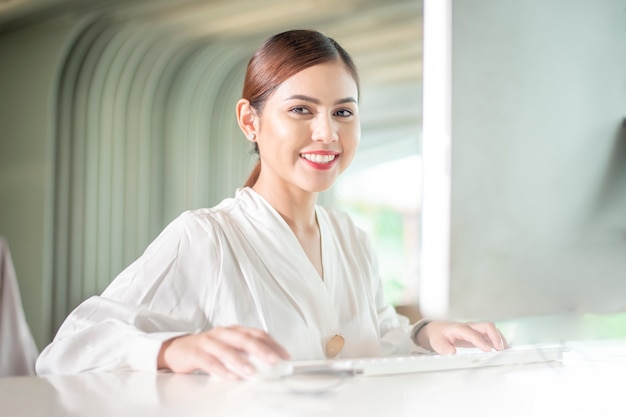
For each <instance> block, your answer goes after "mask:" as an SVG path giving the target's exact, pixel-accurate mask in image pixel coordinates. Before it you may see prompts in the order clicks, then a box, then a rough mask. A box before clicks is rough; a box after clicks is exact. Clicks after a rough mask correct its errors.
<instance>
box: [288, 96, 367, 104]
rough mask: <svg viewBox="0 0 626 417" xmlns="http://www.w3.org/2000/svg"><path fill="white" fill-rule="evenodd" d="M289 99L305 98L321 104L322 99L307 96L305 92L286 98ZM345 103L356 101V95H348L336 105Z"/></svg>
mask: <svg viewBox="0 0 626 417" xmlns="http://www.w3.org/2000/svg"><path fill="white" fill-rule="evenodd" d="M289 100H304V101H309V102H311V103H314V104H321V101H320V100H318V99H316V98H314V97H309V96H305V95H303V94H295V95H293V96H290V97H287V98H286V99H285V101H289ZM343 103H356V99H355V98H354V97H346V98H342V99H339V100H337V101H335V105H337V104H343Z"/></svg>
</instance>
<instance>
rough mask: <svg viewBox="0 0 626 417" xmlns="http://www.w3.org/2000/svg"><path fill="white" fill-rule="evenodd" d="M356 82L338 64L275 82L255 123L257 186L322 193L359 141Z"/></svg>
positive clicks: (338, 62)
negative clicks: (259, 162)
mask: <svg viewBox="0 0 626 417" xmlns="http://www.w3.org/2000/svg"><path fill="white" fill-rule="evenodd" d="M357 100H358V89H357V85H356V82H355V80H354V78H353V77H352V75H351V74H350V72H349V71H348V70H347V68H346V67H345V65H344V64H343V63H342V62H341V61H336V62H329V63H324V64H319V65H315V66H312V67H309V68H307V69H305V70H302V71H301V72H299V73H297V74H295V75H293V76H292V77H291V78H288V79H287V80H285V81H284V82H283V83H282V84H280V85H279V86H278V87H277V88H276V90H274V92H273V93H272V94H271V95H270V97H269V98H268V99H267V101H266V102H265V104H264V107H263V112H262V114H261V115H260V118H259V119H258V126H257V143H258V145H259V154H260V158H261V167H262V168H261V175H260V177H259V181H258V182H257V184H258V185H262V184H265V185H268V184H271V185H272V186H274V187H276V186H284V187H288V188H291V187H294V186H295V187H297V188H299V189H302V190H304V191H307V192H320V191H324V190H327V189H328V188H330V187H331V186H332V184H333V183H334V182H335V180H336V178H337V177H338V176H339V174H340V173H342V172H343V171H344V170H345V169H346V168H347V167H348V165H350V162H352V159H353V157H354V154H355V152H356V148H357V145H358V143H359V140H360V137H361V127H360V122H359V113H358V106H357Z"/></svg>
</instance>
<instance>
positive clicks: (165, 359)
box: [157, 326, 289, 379]
mask: <svg viewBox="0 0 626 417" xmlns="http://www.w3.org/2000/svg"><path fill="white" fill-rule="evenodd" d="M248 355H254V356H255V357H257V358H260V359H261V360H266V361H267V362H268V363H270V364H273V363H276V362H278V361H279V360H281V359H289V354H288V353H287V351H285V349H283V348H282V347H281V346H280V345H279V344H278V343H276V342H275V341H274V339H272V338H271V337H270V336H269V335H268V334H267V333H266V332H264V331H263V330H260V329H254V328H250V327H241V326H230V327H216V328H214V329H211V330H209V331H206V332H203V333H198V334H191V335H185V336H179V337H175V338H173V339H170V340H167V341H165V342H163V345H162V346H161V350H160V351H159V356H158V359H157V366H158V368H159V369H169V370H171V371H172V372H178V373H189V372H194V371H203V372H206V373H208V374H211V375H216V376H218V377H222V378H226V379H240V378H242V377H245V376H248V375H251V374H253V373H254V372H255V371H256V370H255V368H254V367H253V366H252V364H251V363H250V361H249V360H248V358H247V357H248Z"/></svg>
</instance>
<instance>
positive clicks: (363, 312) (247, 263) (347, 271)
mask: <svg viewBox="0 0 626 417" xmlns="http://www.w3.org/2000/svg"><path fill="white" fill-rule="evenodd" d="M316 215H317V221H318V223H319V227H320V233H321V242H322V264H323V276H324V279H323V280H322V279H321V278H320V276H319V274H318V273H317V271H316V269H315V267H314V266H313V264H312V263H311V262H310V260H309V258H308V257H307V255H306V253H305V252H304V250H303V249H302V246H301V245H300V243H299V242H298V240H297V238H296V236H295V235H294V233H293V232H292V231H291V229H290V228H289V226H288V225H287V223H286V222H285V221H284V220H283V218H282V217H281V216H280V215H279V214H278V212H276V210H274V208H273V207H272V206H271V205H270V204H269V203H268V202H267V201H266V200H265V199H264V198H263V197H261V196H260V195H259V194H257V193H256V192H255V191H254V190H252V189H251V188H242V189H239V190H237V193H236V195H235V197H234V198H228V199H226V200H224V201H222V202H221V203H220V204H219V205H217V206H216V207H214V208H207V209H198V210H193V211H187V212H184V213H183V214H181V215H180V216H179V217H178V218H176V219H175V220H174V221H172V222H171V223H170V224H169V225H168V226H167V227H166V228H165V229H164V230H163V231H162V232H161V234H160V235H159V236H158V237H157V238H156V239H155V240H154V241H153V242H152V243H151V244H150V245H149V246H148V248H147V249H146V251H145V252H144V253H143V255H141V256H140V257H139V258H138V259H137V260H136V261H135V262H133V263H132V264H131V265H130V266H128V268H126V269H125V270H124V271H123V272H121V273H120V274H119V276H117V277H116V278H115V280H113V282H112V283H111V284H110V285H109V286H108V287H107V288H106V289H105V290H104V292H103V293H102V295H101V296H93V297H91V298H89V299H87V300H86V301H84V302H83V303H82V304H81V305H79V306H78V307H77V308H76V309H75V310H74V311H73V312H72V313H71V314H70V315H69V316H68V318H67V319H66V320H65V322H64V323H63V325H62V326H61V328H60V329H59V331H58V333H57V335H56V336H55V338H54V340H53V342H52V343H51V344H50V345H48V346H47V347H46V348H45V349H44V350H43V352H42V353H41V355H40V356H39V358H38V360H37V364H36V369H37V373H38V374H49V373H75V372H83V371H93V370H114V369H131V370H153V371H155V370H156V368H157V355H158V352H159V349H160V346H161V344H162V342H163V341H165V340H167V339H170V338H172V337H174V336H178V335H182V334H188V333H197V332H202V331H206V330H208V329H211V328H213V327H217V326H229V325H233V324H238V325H242V326H250V327H257V328H262V329H264V330H265V331H267V332H268V333H269V334H270V335H272V337H273V338H274V339H275V340H276V341H277V342H278V343H280V344H281V345H282V346H283V347H285V348H286V349H287V351H288V352H289V353H290V355H291V357H292V359H294V360H309V359H322V358H324V356H325V347H326V343H327V341H328V340H329V338H331V337H332V336H334V335H336V334H339V335H341V336H343V338H344V339H345V346H344V348H343V350H342V351H341V353H340V355H339V356H338V357H357V356H377V355H383V354H390V353H394V352H405V351H408V350H410V349H411V348H415V346H414V345H413V344H412V342H411V341H410V336H409V333H410V330H411V326H409V323H408V319H407V318H406V317H404V316H400V315H398V314H397V313H396V312H395V310H394V308H393V307H392V306H390V305H388V304H386V303H385V302H384V300H383V293H382V285H381V281H380V276H379V273H378V269H377V264H376V257H375V255H374V253H373V250H372V247H371V245H370V242H369V240H368V238H367V236H366V235H365V233H364V232H363V231H362V230H360V229H359V228H357V227H356V226H355V224H354V223H353V222H352V221H351V220H350V218H349V217H348V216H347V214H345V213H343V212H341V211H338V210H333V209H326V208H322V207H320V206H317V207H316Z"/></svg>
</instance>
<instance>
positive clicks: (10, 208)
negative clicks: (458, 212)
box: [0, 0, 423, 348]
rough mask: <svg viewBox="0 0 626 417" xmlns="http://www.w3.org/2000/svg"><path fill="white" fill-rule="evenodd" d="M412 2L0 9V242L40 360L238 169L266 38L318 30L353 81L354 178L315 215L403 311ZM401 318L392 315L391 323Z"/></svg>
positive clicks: (414, 85) (414, 109) (415, 58)
mask: <svg viewBox="0 0 626 417" xmlns="http://www.w3.org/2000/svg"><path fill="white" fill-rule="evenodd" d="M422 10H423V7H422V1H421V0H344V1H342V2H331V1H327V0H300V1H286V0H265V1H263V2H260V1H256V0H195V1H190V0H123V1H118V0H80V1H76V0H69V1H64V0H4V1H0V235H2V236H4V237H5V238H6V240H7V242H8V244H9V246H10V248H11V254H12V257H13V262H14V264H15V270H16V275H17V278H18V281H19V286H20V289H21V294H22V302H23V306H24V310H25V313H26V318H27V321H28V323H29V325H30V327H31V330H32V333H33V335H34V338H35V340H36V342H37V345H38V346H39V348H42V347H43V346H44V345H45V344H47V343H48V342H49V341H50V340H51V338H52V337H53V336H54V333H55V332H56V330H57V328H58V326H59V325H60V323H61V322H62V320H63V319H64V318H65V316H66V315H67V314H68V312H69V311H70V310H71V309H73V308H74V307H75V306H76V305H78V304H79V303H80V302H81V301H82V300H84V299H85V298H87V297H89V296H91V295H93V294H98V293H99V292H101V291H102V290H103V289H104V288H105V287H106V285H107V284H108V283H109V282H110V281H111V280H112V279H113V278H114V277H115V276H116V275H117V274H118V273H119V272H120V271H121V270H122V269H124V268H125V267H126V266H127V265H128V264H129V263H130V262H132V261H133V260H134V259H135V258H136V257H137V256H139V254H141V252H143V250H144V249H145V247H146V246H147V245H148V243H149V242H150V241H151V240H152V239H154V237H155V236H156V235H157V234H158V233H159V232H160V231H161V230H162V228H163V227H164V226H165V225H166V224H167V223H169V222H170V221H171V220H172V219H173V218H174V217H176V216H177V215H178V214H179V213H180V212H182V211H183V210H187V209H192V208H196V207H207V206H212V205H214V204H216V203H217V202H219V201H221V200H222V199H223V198H225V197H229V196H231V195H233V193H234V191H235V189H236V188H237V187H240V186H241V185H242V184H243V182H244V180H245V178H246V177H247V174H248V172H249V170H250V168H251V167H252V164H253V163H254V161H255V159H254V157H253V156H252V154H251V149H250V147H249V143H248V142H247V141H246V140H245V138H244V137H243V135H242V134H241V132H240V130H239V128H238V127H237V124H236V120H235V112H234V110H235V103H236V101H237V99H238V98H239V97H240V92H241V85H242V80H243V75H244V72H245V67H246V65H247V62H248V60H249V58H250V56H251V54H252V53H253V51H254V50H255V49H256V48H257V46H258V45H259V44H260V43H261V42H262V41H263V40H264V39H265V38H267V37H268V36H270V35H272V34H274V33H277V32H279V31H283V30H287V29H292V28H311V29H318V30H321V31H322V32H324V33H326V34H327V35H329V36H331V37H333V38H335V39H336V40H337V41H338V42H339V43H341V44H342V45H343V46H344V47H345V48H346V49H347V50H348V51H349V52H350V53H351V54H352V56H353V58H354V60H355V62H356V64H357V66H358V67H359V69H360V76H361V83H362V85H361V103H360V106H361V121H362V142H361V145H360V150H359V153H358V155H357V158H356V160H355V161H354V163H353V165H352V166H351V167H350V168H349V170H348V171H346V173H345V174H344V175H343V176H342V178H341V179H340V181H339V182H338V183H337V184H336V186H335V187H334V188H333V189H332V190H331V191H329V192H327V193H325V194H324V195H323V196H321V198H320V203H321V204H324V205H335V206H339V207H341V208H343V209H345V210H347V211H349V212H350V213H351V214H352V215H353V216H354V219H355V220H356V221H357V222H358V223H359V224H360V225H361V226H362V227H363V228H365V229H366V230H367V231H368V232H369V233H370V235H371V236H372V238H373V240H374V244H375V246H376V248H377V251H378V255H379V258H380V259H379V261H380V265H381V273H382V276H383V280H384V284H385V293H386V296H387V298H388V300H389V301H390V302H391V303H393V304H394V305H397V306H399V308H401V309H405V307H408V309H409V310H406V311H409V312H411V311H414V307H415V303H416V302H417V296H416V288H417V280H418V257H417V254H418V250H419V248H418V246H419V214H420V186H421V179H420V173H421V159H420V146H421V120H422V111H421V107H422V85H421V80H422V45H423V44H422V34H423V32H422ZM403 311H405V310H403Z"/></svg>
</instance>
